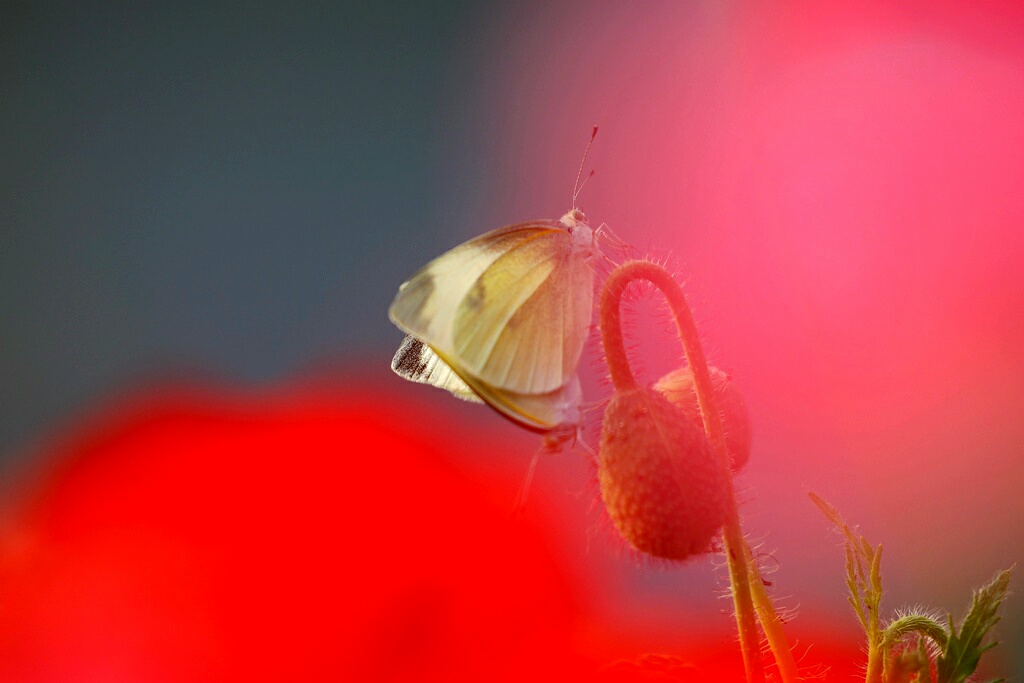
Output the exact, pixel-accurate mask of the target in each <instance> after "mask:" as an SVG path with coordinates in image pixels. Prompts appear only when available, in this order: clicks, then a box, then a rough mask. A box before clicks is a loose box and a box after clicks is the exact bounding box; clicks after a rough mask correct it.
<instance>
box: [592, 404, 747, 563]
mask: <svg viewBox="0 0 1024 683" xmlns="http://www.w3.org/2000/svg"><path fill="white" fill-rule="evenodd" d="M597 476H598V480H599V482H600V485H601V496H602V498H603V499H604V503H605V507H606V508H607V509H608V514H609V516H610V517H611V519H612V522H613V523H614V524H615V528H616V529H618V531H619V533H621V534H622V535H623V536H624V537H625V538H626V540H627V541H629V543H630V544H631V545H632V546H633V547H634V548H636V549H637V550H639V551H640V552H644V553H648V554H650V555H653V556H655V557H661V558H665V559H671V560H682V559H686V558H688V557H690V556H691V555H695V554H702V553H705V552H708V551H709V550H710V549H711V543H712V540H713V539H714V537H715V535H716V533H717V532H718V529H719V528H720V527H721V526H722V524H723V523H724V521H725V518H726V515H727V510H728V505H729V500H730V498H729V486H730V481H729V475H728V472H726V471H725V468H724V467H722V465H721V463H720V461H719V459H718V457H717V455H716V454H715V451H714V449H713V448H712V446H711V444H710V443H709V442H708V439H707V437H706V436H705V434H704V430H703V429H702V428H700V427H699V426H697V425H696V424H695V423H694V421H693V420H692V419H690V418H689V417H687V415H686V414H685V413H684V412H683V411H682V410H681V409H680V408H679V407H677V406H676V405H674V404H673V403H671V402H670V401H669V400H668V399H667V398H665V396H664V395H663V394H661V393H660V392H658V391H655V390H654V389H651V388H646V387H640V386H637V385H634V386H632V387H627V388H625V389H621V390H619V391H617V392H616V393H615V395H614V396H613V397H612V399H611V401H610V403H609V404H608V407H607V408H606V409H605V413H604V423H603V425H602V427H601V442H600V453H599V456H598V469H597Z"/></svg>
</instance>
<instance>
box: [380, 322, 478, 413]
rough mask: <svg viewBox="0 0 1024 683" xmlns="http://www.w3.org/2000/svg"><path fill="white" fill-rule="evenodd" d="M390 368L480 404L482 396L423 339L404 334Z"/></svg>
mask: <svg viewBox="0 0 1024 683" xmlns="http://www.w3.org/2000/svg"><path fill="white" fill-rule="evenodd" d="M391 369H392V370H394V371H395V372H396V373H397V374H398V375H400V376H402V377H404V378H405V379H407V380H409V381H411V382H420V383H421V384H431V385H433V386H435V387H440V388H441V389H445V390H446V391H449V392H451V393H452V394H453V395H454V396H456V397H457V398H461V399H462V400H464V401H473V402H476V403H483V399H481V398H480V397H479V396H477V394H476V392H474V391H473V389H472V388H470V386H469V385H468V384H466V383H465V382H464V381H462V378H461V377H459V376H458V374H456V373H455V371H454V370H452V369H451V368H450V367H448V365H447V364H446V363H445V362H444V361H443V360H441V358H440V357H439V356H438V355H437V354H436V353H434V352H433V351H432V350H431V348H430V347H429V346H427V345H426V344H424V343H423V341H422V340H420V339H417V338H416V337H413V336H412V335H409V336H407V337H406V338H405V339H404V340H403V341H402V345H401V346H400V347H398V351H397V352H396V353H395V357H394V358H393V359H392V360H391Z"/></svg>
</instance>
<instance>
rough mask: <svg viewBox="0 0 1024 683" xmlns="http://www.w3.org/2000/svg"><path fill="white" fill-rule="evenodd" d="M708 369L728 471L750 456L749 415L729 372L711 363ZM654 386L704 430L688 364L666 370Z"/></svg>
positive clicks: (739, 466)
mask: <svg viewBox="0 0 1024 683" xmlns="http://www.w3.org/2000/svg"><path fill="white" fill-rule="evenodd" d="M708 371H709V372H710V374H711V386H712V388H713V390H714V401H715V405H717V406H718V410H719V415H720V416H721V418H722V427H723V428H724V429H725V445H726V447H727V448H728V450H729V461H730V462H731V463H732V471H733V472H739V471H740V470H741V469H743V466H744V465H746V464H747V460H749V459H750V416H749V414H748V413H747V402H746V401H744V400H743V394H741V393H740V391H739V389H737V388H736V385H735V384H733V383H732V380H731V379H730V378H729V375H727V374H725V373H724V372H722V371H721V370H719V369H718V368H716V367H713V366H708ZM654 388H655V389H656V390H657V391H660V392H661V393H662V394H664V395H665V397H666V398H667V399H668V400H669V401H671V402H672V403H674V404H675V405H676V406H678V407H679V409H680V410H682V411H683V412H684V413H686V415H687V417H689V418H690V419H691V420H692V421H693V422H694V423H695V424H696V425H697V426H698V427H699V428H700V429H701V430H703V429H704V426H703V425H704V421H703V419H702V418H701V414H700V407H699V406H698V405H697V391H696V389H695V388H694V384H693V372H692V371H691V370H690V368H689V367H688V366H687V367H684V368H679V369H678V370H673V371H672V372H670V373H668V374H667V375H665V376H664V377H662V378H661V379H659V380H658V381H657V382H655V383H654Z"/></svg>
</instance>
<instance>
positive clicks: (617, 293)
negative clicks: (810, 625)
mask: <svg viewBox="0 0 1024 683" xmlns="http://www.w3.org/2000/svg"><path fill="white" fill-rule="evenodd" d="M634 280H646V281H647V282H650V283H651V284H653V285H654V286H655V287H657V288H658V289H659V290H660V291H661V293H662V294H663V295H664V297H665V299H666V300H667V301H668V305H669V308H670V309H671V310H672V315H673V317H674V318H675V322H676V328H677V330H678V332H679V339H680V340H681V341H682V344H683V351H684V353H685V354H686V361H687V363H689V365H690V369H691V370H692V372H693V380H694V387H695V389H696V392H697V403H698V405H699V406H700V412H701V416H702V418H703V420H704V431H705V432H706V433H707V436H708V440H709V441H710V442H711V445H712V446H713V447H714V448H715V452H716V453H717V454H718V457H719V458H720V459H721V461H722V466H723V467H724V468H725V471H726V473H727V476H728V477H729V486H728V487H727V488H728V493H727V495H728V497H729V498H728V512H727V516H726V520H725V524H724V525H723V527H722V537H723V539H724V541H725V554H726V559H727V561H728V564H729V582H730V584H731V586H732V599H733V606H734V608H735V614H736V627H737V630H738V631H739V639H740V650H741V651H742V653H743V665H744V668H745V669H746V674H747V681H748V683H760V682H761V681H764V667H763V664H762V662H761V657H760V652H759V644H760V638H759V637H758V633H757V621H756V618H757V617H756V613H755V610H754V603H753V599H752V597H751V590H750V578H751V577H750V571H749V567H750V564H749V562H748V559H747V557H748V553H749V550H748V549H747V544H746V540H745V539H744V538H743V530H742V528H741V527H740V517H739V508H738V506H737V504H736V492H735V488H734V487H733V485H732V469H731V466H730V462H729V451H728V448H727V447H726V443H725V431H724V430H723V428H722V420H721V417H720V416H719V414H718V411H717V410H716V409H715V408H714V402H713V396H714V394H713V393H712V385H711V375H710V373H709V372H708V364H707V361H706V360H705V359H704V350H703V348H701V345H700V337H699V336H698V334H697V325H696V324H695V323H694V321H693V315H692V314H691V313H690V307H689V306H688V305H687V304H686V297H685V296H683V291H682V289H680V288H679V285H678V284H677V283H676V281H675V280H673V279H672V276H671V275H669V274H668V272H667V271H666V270H665V269H664V268H662V267H661V266H659V265H657V264H655V263H651V262H649V261H628V262H626V263H624V264H622V265H621V266H619V267H618V268H616V269H615V270H614V271H613V272H612V274H611V275H610V276H609V277H608V280H607V282H606V283H605V287H604V290H603V291H602V293H601V340H602V343H603V344H604V350H605V356H606V358H607V361H608V370H609V373H610V374H611V379H612V383H613V384H614V385H615V387H616V389H619V390H622V389H627V388H631V387H633V386H636V379H635V378H634V377H633V373H632V371H631V370H630V369H629V360H628V358H627V357H626V350H625V346H624V344H623V341H622V325H621V322H622V320H621V312H620V305H619V304H620V300H621V299H622V294H623V292H625V291H626V287H627V286H628V285H629V283H630V282H632V281H634ZM787 651H788V648H787Z"/></svg>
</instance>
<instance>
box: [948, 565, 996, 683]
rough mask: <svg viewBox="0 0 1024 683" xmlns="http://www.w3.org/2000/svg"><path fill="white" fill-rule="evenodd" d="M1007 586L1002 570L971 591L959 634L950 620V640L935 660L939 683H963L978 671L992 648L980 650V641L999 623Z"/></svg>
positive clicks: (985, 647)
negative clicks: (999, 613) (980, 586)
mask: <svg viewBox="0 0 1024 683" xmlns="http://www.w3.org/2000/svg"><path fill="white" fill-rule="evenodd" d="M1009 586H1010V570H1009V569H1005V570H1003V571H1001V572H999V573H998V574H996V575H995V577H994V578H993V579H992V581H990V582H989V583H988V584H986V585H985V586H983V587H982V588H980V589H978V590H976V591H974V596H973V597H972V599H971V606H970V607H969V608H968V610H967V616H965V617H964V619H963V621H962V622H961V624H960V629H959V633H958V632H957V629H956V627H955V626H954V625H953V617H952V615H951V616H950V617H949V639H948V640H947V642H946V647H945V648H944V649H943V652H942V654H941V655H939V657H938V659H937V660H936V662H935V664H936V672H937V673H938V683H963V681H965V680H967V677H968V676H970V675H971V674H973V673H974V670H975V669H977V668H978V661H979V660H980V659H981V654H982V653H983V652H984V651H985V650H988V649H989V648H991V647H992V646H994V645H995V643H989V644H988V645H985V646H982V644H981V641H982V640H983V639H984V638H985V636H986V634H988V632H989V631H990V630H991V629H992V627H993V626H995V625H996V624H997V623H998V622H999V616H998V615H997V614H996V612H998V611H999V606H1000V604H1002V602H1003V599H1004V598H1005V597H1006V591H1007V589H1008V588H1009Z"/></svg>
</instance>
